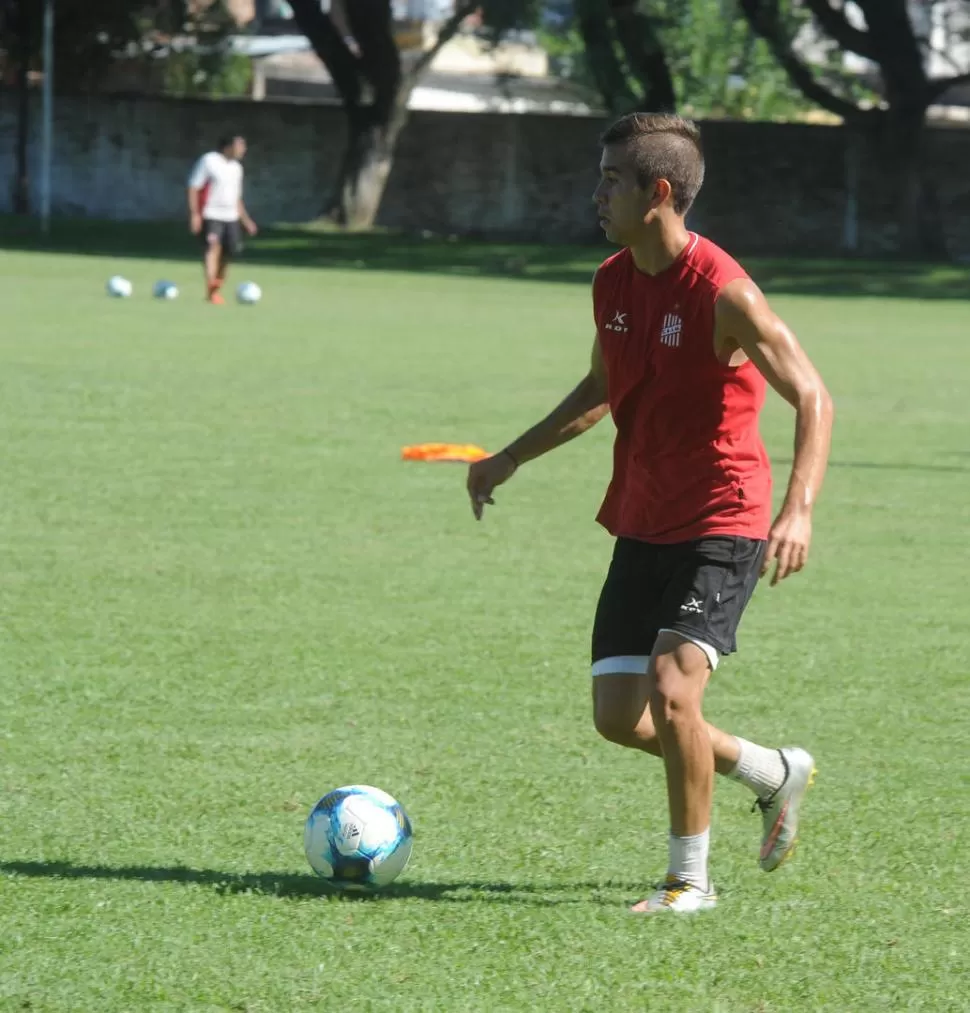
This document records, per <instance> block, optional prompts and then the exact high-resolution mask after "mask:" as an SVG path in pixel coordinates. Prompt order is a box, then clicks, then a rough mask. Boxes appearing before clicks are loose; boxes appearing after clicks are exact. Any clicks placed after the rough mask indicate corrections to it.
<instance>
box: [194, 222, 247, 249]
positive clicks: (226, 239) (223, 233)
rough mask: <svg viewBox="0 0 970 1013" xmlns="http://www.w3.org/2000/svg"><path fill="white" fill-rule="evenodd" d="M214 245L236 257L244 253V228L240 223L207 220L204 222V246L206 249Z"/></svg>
mask: <svg viewBox="0 0 970 1013" xmlns="http://www.w3.org/2000/svg"><path fill="white" fill-rule="evenodd" d="M212 243H218V244H219V245H220V246H221V247H222V252H223V253H225V254H228V255H229V256H230V257H235V256H236V255H237V254H239V253H241V252H242V248H243V239H242V226H241V225H240V223H239V222H217V221H214V220H213V219H211V218H206V219H205V220H204V221H203V222H202V245H203V246H205V248H206V249H208V248H209V246H210V245H211V244H212Z"/></svg>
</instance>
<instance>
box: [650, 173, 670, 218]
mask: <svg viewBox="0 0 970 1013" xmlns="http://www.w3.org/2000/svg"><path fill="white" fill-rule="evenodd" d="M672 193H673V188H672V187H671V185H670V181H669V180H667V179H664V178H663V177H661V178H660V179H655V180H654V181H653V194H652V196H651V198H650V210H651V211H652V210H653V209H654V208H658V207H660V205H661V204H663V203H665V202H666V201H667V199H668V198H669V197H670V195H671V194H672Z"/></svg>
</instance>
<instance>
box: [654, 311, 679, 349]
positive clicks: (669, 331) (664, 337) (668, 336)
mask: <svg viewBox="0 0 970 1013" xmlns="http://www.w3.org/2000/svg"><path fill="white" fill-rule="evenodd" d="M683 329H684V321H683V320H681V318H680V317H679V316H677V314H676V313H668V314H667V315H666V316H665V317H664V322H663V326H662V327H661V328H660V343H661V344H662V345H668V346H669V347H670V348H677V347H678V346H679V345H680V334H681V331H683Z"/></svg>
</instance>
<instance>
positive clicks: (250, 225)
mask: <svg viewBox="0 0 970 1013" xmlns="http://www.w3.org/2000/svg"><path fill="white" fill-rule="evenodd" d="M243 228H244V229H245V230H246V231H247V232H248V233H249V234H250V235H251V236H255V235H256V233H257V232H259V226H258V225H257V224H256V223H255V222H254V221H253V220H252V218H247V219H246V221H244V222H243Z"/></svg>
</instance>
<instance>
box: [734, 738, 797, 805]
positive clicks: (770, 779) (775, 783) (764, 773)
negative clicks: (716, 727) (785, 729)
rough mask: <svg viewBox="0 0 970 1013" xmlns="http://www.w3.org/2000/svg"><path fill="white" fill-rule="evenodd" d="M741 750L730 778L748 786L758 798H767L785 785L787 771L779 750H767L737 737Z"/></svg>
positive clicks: (736, 740)
mask: <svg viewBox="0 0 970 1013" xmlns="http://www.w3.org/2000/svg"><path fill="white" fill-rule="evenodd" d="M735 742H737V744H738V747H739V748H740V750H741V755H740V756H739V757H738V762H737V765H736V766H735V768H734V770H732V771H731V773H730V774H728V777H730V778H733V779H734V780H735V781H740V782H741V783H742V784H745V785H747V786H748V787H749V788H750V789H751V790H752V791H753V792H754V793H755V795H757V796H758V798H767V797H768V796H769V795H772V794H773V793H774V792H776V791H777V790H778V789H779V788H780V787H781V786H782V785H783V784H784V783H785V776H786V769H785V765H784V763H782V762H781V754H780V753H779V752H778V750H777V749H765V747H764V746H758V745H755V743H753V742H748V740H747V739H741V738H738V737H737V736H735Z"/></svg>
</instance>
